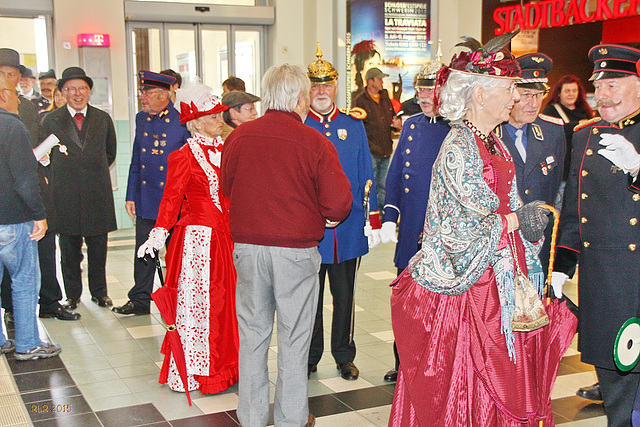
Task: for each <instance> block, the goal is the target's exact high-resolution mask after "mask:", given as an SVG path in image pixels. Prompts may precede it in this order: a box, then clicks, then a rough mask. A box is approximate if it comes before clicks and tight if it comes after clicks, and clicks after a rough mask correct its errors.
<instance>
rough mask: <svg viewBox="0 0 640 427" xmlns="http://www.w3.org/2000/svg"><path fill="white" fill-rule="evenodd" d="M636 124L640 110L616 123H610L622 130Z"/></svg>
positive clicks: (639, 120) (639, 118)
mask: <svg viewBox="0 0 640 427" xmlns="http://www.w3.org/2000/svg"><path fill="white" fill-rule="evenodd" d="M638 122H640V110H637V111H635V112H634V113H633V114H631V115H629V116H627V117H625V118H623V119H622V120H620V121H619V122H617V123H611V124H612V125H616V126H617V127H618V128H620V129H623V128H625V127H629V126H633V125H634V124H636V123H638Z"/></svg>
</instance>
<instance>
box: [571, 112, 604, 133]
mask: <svg viewBox="0 0 640 427" xmlns="http://www.w3.org/2000/svg"><path fill="white" fill-rule="evenodd" d="M600 120H602V118H601V117H598V116H596V117H594V118H592V119H589V120H587V121H586V122H583V123H580V124H578V125H576V127H574V128H573V131H574V132H577V131H579V130H580V129H582V128H585V127H587V126H589V125H592V124H594V123H597V122H599V121H600Z"/></svg>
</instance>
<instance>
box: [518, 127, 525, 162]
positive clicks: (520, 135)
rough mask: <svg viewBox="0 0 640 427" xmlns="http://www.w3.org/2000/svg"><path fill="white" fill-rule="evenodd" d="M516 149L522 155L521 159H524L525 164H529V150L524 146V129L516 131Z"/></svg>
mask: <svg viewBox="0 0 640 427" xmlns="http://www.w3.org/2000/svg"><path fill="white" fill-rule="evenodd" d="M516 149H517V150H518V153H520V157H522V161H523V162H525V163H526V162H527V149H526V148H524V144H523V143H522V129H518V130H516Z"/></svg>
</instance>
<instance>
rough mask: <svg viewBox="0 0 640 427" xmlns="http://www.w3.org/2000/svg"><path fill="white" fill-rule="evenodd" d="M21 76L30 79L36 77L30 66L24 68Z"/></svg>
mask: <svg viewBox="0 0 640 427" xmlns="http://www.w3.org/2000/svg"><path fill="white" fill-rule="evenodd" d="M22 77H29V78H30V79H34V80H35V78H36V76H35V75H34V74H33V70H32V69H31V68H27V67H25V68H24V72H23V73H22Z"/></svg>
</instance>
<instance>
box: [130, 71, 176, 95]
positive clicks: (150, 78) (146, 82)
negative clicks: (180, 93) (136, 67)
mask: <svg viewBox="0 0 640 427" xmlns="http://www.w3.org/2000/svg"><path fill="white" fill-rule="evenodd" d="M138 79H139V80H140V89H151V88H154V87H158V88H160V89H165V90H169V89H171V85H172V84H174V83H175V82H176V78H175V77H173V76H169V75H167V74H161V73H154V72H153V71H145V70H141V71H138Z"/></svg>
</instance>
